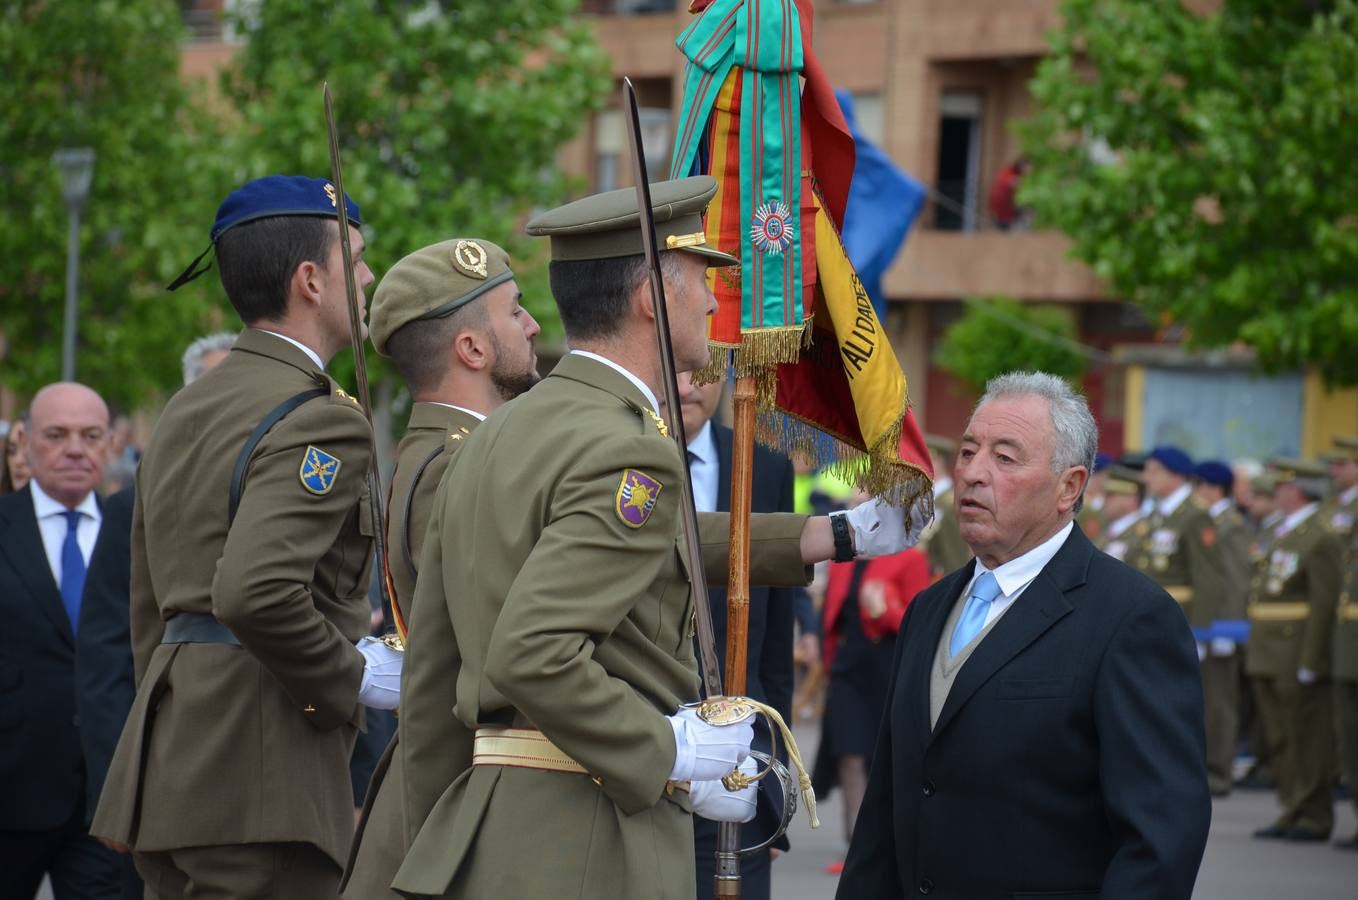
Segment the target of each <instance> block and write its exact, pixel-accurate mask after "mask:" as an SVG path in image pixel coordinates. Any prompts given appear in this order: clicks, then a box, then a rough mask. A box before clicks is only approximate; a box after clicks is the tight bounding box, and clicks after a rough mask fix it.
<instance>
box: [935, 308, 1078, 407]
mask: <svg viewBox="0 0 1358 900" xmlns="http://www.w3.org/2000/svg"><path fill="white" fill-rule="evenodd" d="M1077 336H1078V335H1077V332H1076V328H1075V321H1074V319H1073V318H1072V317H1071V315H1070V314H1069V310H1066V309H1062V308H1060V307H1057V306H1040V305H1033V304H1024V303H1019V302H1018V301H1016V300H1011V299H1009V298H1007V297H991V298H989V299H983V300H971V301H968V302H967V310H966V313H965V314H964V315H963V316H962V318H960V319H958V320H957V321H956V322H954V323H953V324H952V325H950V326H949V327H948V330H947V331H946V332H945V333H944V335H943V340H942V342H941V343H940V344H939V345H938V350H937V361H938V364H939V366H940V367H942V368H943V370H944V371H946V372H948V373H949V374H951V375H953V376H954V377H955V378H957V379H959V380H960V381H962V382H964V383H965V384H967V385H968V386H970V387H971V388H972V389H974V390H976V391H981V390H983V389H984V388H985V386H986V382H988V381H990V379H992V378H994V377H995V376H997V375H1003V374H1004V373H1005V372H1014V371H1035V372H1048V373H1050V374H1052V375H1059V376H1061V377H1063V378H1065V379H1067V380H1069V381H1071V382H1075V381H1076V380H1077V379H1078V378H1079V377H1080V375H1081V374H1083V373H1084V370H1085V363H1086V362H1087V355H1086V354H1087V352H1088V351H1087V350H1086V349H1085V348H1083V347H1082V346H1081V345H1080V344H1079V343H1078V341H1077Z"/></svg>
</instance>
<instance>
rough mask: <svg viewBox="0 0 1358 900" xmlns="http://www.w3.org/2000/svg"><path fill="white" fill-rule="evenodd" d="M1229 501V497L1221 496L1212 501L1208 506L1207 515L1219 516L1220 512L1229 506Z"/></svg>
mask: <svg viewBox="0 0 1358 900" xmlns="http://www.w3.org/2000/svg"><path fill="white" fill-rule="evenodd" d="M1231 502H1232V501H1231V498H1230V497H1222V498H1221V499H1220V500H1218V501H1217V502H1216V503H1213V504H1212V505H1211V506H1210V507H1209V508H1208V510H1207V515H1209V516H1211V517H1212V518H1214V519H1219V518H1221V514H1222V513H1224V512H1225V511H1226V510H1228V509H1230V508H1231Z"/></svg>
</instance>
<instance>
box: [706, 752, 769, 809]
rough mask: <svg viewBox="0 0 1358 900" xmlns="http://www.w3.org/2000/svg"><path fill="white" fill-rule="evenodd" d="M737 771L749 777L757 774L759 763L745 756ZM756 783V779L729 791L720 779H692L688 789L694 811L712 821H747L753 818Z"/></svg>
mask: <svg viewBox="0 0 1358 900" xmlns="http://www.w3.org/2000/svg"><path fill="white" fill-rule="evenodd" d="M740 771H742V772H744V773H745V774H746V775H749V776H751V777H753V776H755V775H757V774H759V763H758V762H757V761H756V760H755V759H753V758H747V759H746V760H745V761H744V762H742V763H741V764H740ZM758 793H759V784H758V783H757V782H756V783H754V784H751V785H750V786H749V787H747V788H742V789H741V790H739V791H728V790H727V789H726V786H725V785H723V784H722V783H721V782H720V781H695V782H693V786H692V788H691V789H690V791H689V797H690V798H691V799H692V800H693V814H694V815H695V816H702V817H703V818H704V819H711V820H712V821H713V822H748V821H750V820H751V819H753V818H754V811H755V803H756V797H757V795H758Z"/></svg>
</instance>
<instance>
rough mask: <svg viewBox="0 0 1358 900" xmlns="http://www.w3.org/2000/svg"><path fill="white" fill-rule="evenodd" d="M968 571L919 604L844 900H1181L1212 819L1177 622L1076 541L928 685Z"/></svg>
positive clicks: (1075, 537)
mask: <svg viewBox="0 0 1358 900" xmlns="http://www.w3.org/2000/svg"><path fill="white" fill-rule="evenodd" d="M973 566H974V562H973V563H968V564H967V565H966V566H964V567H963V568H961V569H959V570H958V571H956V572H954V573H952V574H951V575H949V576H947V577H945V578H943V579H942V580H941V581H940V582H938V584H936V585H934V586H933V587H931V588H929V589H928V590H925V591H923V592H921V593H920V595H919V596H918V598H917V599H916V600H915V602H914V603H913V604H912V605H911V607H910V610H909V611H908V612H907V614H906V618H905V621H904V622H903V623H902V626H901V635H900V638H899V639H898V643H897V657H896V665H895V676H894V681H893V683H892V686H891V693H890V695H889V697H888V700H887V714H886V719H885V721H884V722H883V725H882V728H881V731H880V733H879V735H878V743H877V750H876V753H875V756H874V757H873V768H872V773H871V775H870V776H869V781H868V787H867V795H866V797H865V798H864V800H863V807H862V810H861V812H860V814H859V817H858V822H857V824H856V825H855V828H854V835H853V842H852V844H851V846H850V848H849V855H848V859H847V860H846V862H845V868H844V873H843V876H842V878H841V880H840V885H839V892H838V894H837V895H836V896H837V897H838V898H840V900H860V898H868V897H871V898H874V900H878V898H893V897H895V898H903V897H906V896H911V897H914V896H921V895H925V894H927V895H929V896H931V897H943V898H949V900H953V898H957V900H961V898H966V900H988V898H1009V897H1045V896H1060V897H1063V898H1080V897H1089V898H1093V897H1101V898H1109V900H1113V898H1118V900H1121V898H1133V897H1134V898H1137V900H1188V898H1189V897H1190V895H1191V894H1192V891H1193V882H1194V880H1195V879H1196V877H1197V872H1198V865H1199V863H1200V862H1201V861H1202V853H1203V848H1204V847H1205V845H1206V842H1207V829H1208V825H1209V822H1210V819H1211V799H1210V797H1209V795H1208V789H1207V772H1206V765H1205V762H1204V740H1203V705H1202V683H1201V680H1200V676H1199V673H1198V659H1197V654H1196V651H1195V648H1194V644H1193V637H1192V635H1191V633H1190V632H1189V628H1188V624H1187V622H1186V621H1185V619H1184V616H1183V613H1182V612H1181V611H1180V609H1179V607H1178V605H1177V604H1176V603H1175V602H1174V601H1173V600H1172V599H1171V598H1170V597H1169V595H1168V594H1166V593H1165V592H1164V591H1163V590H1161V589H1160V588H1159V587H1157V586H1156V585H1155V584H1154V583H1153V582H1151V581H1150V580H1149V579H1147V578H1146V577H1144V576H1142V575H1141V574H1139V573H1137V572H1136V571H1134V570H1132V569H1131V568H1129V567H1128V566H1125V565H1123V564H1122V563H1120V562H1118V561H1117V560H1115V559H1113V558H1112V557H1110V556H1108V555H1106V554H1104V553H1102V552H1100V551H1098V550H1095V549H1094V547H1093V545H1092V544H1090V542H1089V540H1088V539H1087V538H1086V537H1085V536H1084V534H1083V533H1082V532H1081V531H1080V529H1079V528H1078V527H1076V528H1075V529H1074V531H1072V532H1071V535H1070V537H1069V538H1068V539H1067V540H1066V542H1065V544H1064V545H1062V547H1061V549H1060V550H1059V551H1058V552H1057V554H1056V556H1055V557H1054V558H1053V559H1052V561H1051V562H1050V563H1048V564H1047V566H1046V567H1045V568H1044V569H1043V570H1042V572H1041V573H1039V574H1038V576H1037V578H1036V580H1034V581H1033V582H1032V584H1030V585H1029V586H1028V588H1027V590H1026V591H1025V592H1024V593H1023V594H1022V595H1020V596H1019V598H1018V599H1017V600H1016V601H1015V602H1014V606H1013V607H1012V608H1011V609H1010V610H1009V611H1008V612H1007V613H1006V614H1005V615H1004V617H1003V618H1002V619H1000V620H999V622H998V623H997V624H996V625H995V627H994V628H993V629H992V630H991V631H990V633H989V634H988V635H987V636H986V638H985V639H984V640H983V641H982V642H981V643H980V645H979V646H978V647H977V648H976V650H975V651H974V653H973V655H972V656H971V658H970V659H969V660H968V661H967V662H966V663H965V664H964V665H963V667H962V669H961V671H960V672H959V673H958V675H957V678H956V680H955V681H954V683H953V686H952V690H951V692H950V693H949V695H948V699H947V701H946V702H945V703H944V706H943V710H942V712H941V714H940V716H939V719H938V723H937V725H936V726H935V727H934V728H933V729H932V730H931V729H930V727H929V676H930V667H931V666H932V664H933V660H934V653H935V650H936V648H937V647H938V642H939V638H940V636H941V635H942V633H943V628H944V625H945V622H946V620H947V618H948V613H949V611H950V610H951V608H952V605H953V603H954V601H955V600H956V599H957V597H958V595H959V594H960V592H961V591H962V589H963V588H964V587H965V585H966V584H967V583H968V581H969V580H970V577H971V573H972V567H973Z"/></svg>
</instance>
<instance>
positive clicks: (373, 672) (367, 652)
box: [357, 637, 405, 709]
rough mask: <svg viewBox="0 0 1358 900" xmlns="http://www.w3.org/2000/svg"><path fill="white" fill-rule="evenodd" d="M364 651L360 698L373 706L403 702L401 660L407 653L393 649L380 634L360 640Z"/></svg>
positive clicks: (359, 689)
mask: <svg viewBox="0 0 1358 900" xmlns="http://www.w3.org/2000/svg"><path fill="white" fill-rule="evenodd" d="M357 646H358V652H359V653H361V654H363V681H362V683H361V684H359V686H358V702H359V703H362V704H363V705H364V706H371V707H372V708H373V709H395V708H396V707H397V706H399V705H400V703H401V660H403V659H405V654H403V653H401V652H400V651H398V650H393V649H391V648H390V647H388V646H387V645H386V644H384V643H382V642H381V641H379V640H377V638H371V637H366V638H364V639H363V640H361V641H359V642H358V645H357Z"/></svg>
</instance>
